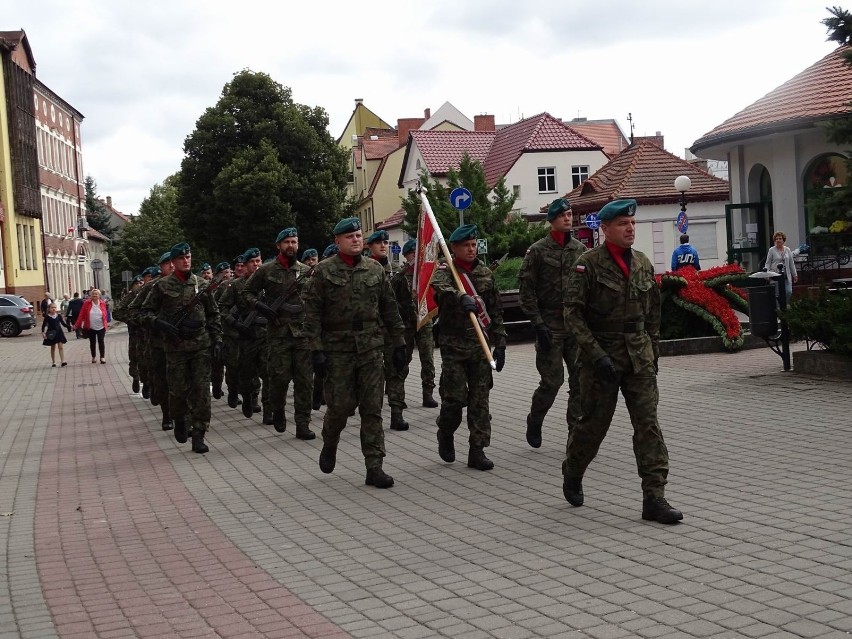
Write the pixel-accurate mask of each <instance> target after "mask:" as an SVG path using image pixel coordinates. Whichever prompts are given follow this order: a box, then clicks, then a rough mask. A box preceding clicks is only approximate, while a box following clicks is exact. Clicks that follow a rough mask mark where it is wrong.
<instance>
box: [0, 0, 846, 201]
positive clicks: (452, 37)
mask: <svg viewBox="0 0 852 639" xmlns="http://www.w3.org/2000/svg"><path fill="white" fill-rule="evenodd" d="M4 4H5V3H4ZM8 4H11V5H12V6H6V7H4V8H3V11H2V13H0V30H15V29H19V28H22V29H24V30H25V31H26V32H27V36H28V38H29V41H30V45H31V47H32V50H33V55H34V57H35V60H36V64H37V76H38V78H39V80H41V81H42V82H44V83H45V84H46V85H47V86H49V87H50V88H51V89H53V90H54V91H55V92H56V93H58V94H59V95H60V96H62V97H63V98H64V99H65V100H66V101H67V102H69V103H70V104H71V105H72V106H74V107H75V108H76V109H77V110H78V111H80V112H82V113H83V115H84V116H85V120H84V121H83V127H82V136H83V163H84V170H85V173H86V174H88V175H92V176H93V177H94V178H95V179H96V180H97V183H98V190H99V192H100V194H101V195H102V196H106V195H111V196H112V197H113V204H114V206H115V207H116V208H118V209H119V210H122V211H124V212H125V213H130V214H133V213H136V212H137V210H138V207H139V204H140V202H141V201H142V199H143V198H144V197H145V196H146V195H147V194H148V192H149V190H150V188H151V186H153V185H154V184H156V183H158V182H161V181H162V180H163V179H164V178H165V177H167V176H168V175H170V174H171V173H174V172H175V171H177V170H178V169H179V168H180V162H181V158H182V156H183V141H184V139H185V138H186V136H187V135H188V134H189V133H191V131H192V130H193V128H194V126H195V122H196V120H197V119H198V117H199V116H200V115H201V113H202V112H203V111H204V109H206V108H207V107H209V106H212V105H214V104H215V103H216V101H217V99H218V97H219V95H220V94H221V91H222V87H223V85H224V84H225V83H226V82H228V81H229V80H230V79H231V77H232V76H233V74H234V73H236V72H237V71H239V70H241V69H244V68H248V69H252V70H254V71H263V72H266V73H268V74H269V75H271V76H272V77H273V78H274V79H275V80H276V81H278V82H280V83H281V84H283V85H285V86H288V87H290V88H291V89H292V91H293V98H294V99H295V100H296V101H297V102H300V103H303V104H307V105H310V106H321V107H323V108H325V110H326V111H327V112H328V114H329V117H330V122H331V124H330V133H331V134H332V136H333V137H334V138H337V137H339V136H340V134H341V133H342V130H343V127H344V126H345V125H346V122H347V120H348V119H349V116H350V115H351V113H352V109H353V108H354V100H355V98H363V99H364V103H365V105H366V106H368V107H369V108H370V109H372V110H373V111H374V112H375V113H377V114H378V115H379V116H381V117H382V118H383V119H384V120H385V121H387V122H389V123H391V124H395V123H396V120H397V119H398V118H404V117H421V116H422V114H423V111H424V109H426V108H430V109H432V111H433V112H434V111H435V110H436V109H437V108H438V107H440V106H441V105H442V104H443V103H444V102H446V101H449V102H451V103H452V104H453V105H455V106H456V107H457V108H458V109H460V110H461V111H462V112H463V113H465V114H466V115H467V116H468V117H470V118H472V117H473V116H474V115H476V114H479V113H491V114H494V115H495V116H496V119H497V122H498V123H510V122H515V121H517V120H519V119H521V118H522V117H528V116H531V115H535V114H537V113H541V112H542V111H547V112H548V113H550V114H551V115H553V116H555V117H558V118H562V119H565V120H570V119H571V118H575V117H577V116H581V117H586V118H589V119H599V118H614V119H616V120H617V121H618V122H619V124H620V125H621V126H622V129H623V130H624V131H625V133H628V132H629V129H628V122H627V114H628V113H632V114H633V120H634V123H635V133H636V135H653V134H654V133H655V132H657V131H661V132H662V133H663V135H664V136H665V144H666V148H667V149H668V150H669V151H671V152H672V153H675V154H676V155H680V156H683V152H684V148H685V147H688V146H690V145H691V144H692V143H693V142H694V141H695V140H696V139H698V138H699V137H701V136H702V135H703V134H704V133H706V132H708V131H710V130H711V129H713V128H714V127H715V126H716V125H718V124H720V123H722V122H723V121H724V120H726V119H727V118H729V117H730V116H732V115H734V114H735V113H736V112H737V111H739V110H741V109H742V108H744V107H746V106H748V105H749V104H751V103H752V102H754V101H755V100H756V99H758V98H759V97H761V96H763V95H765V94H766V93H768V92H769V91H771V90H772V89H774V88H775V87H777V86H778V85H780V84H782V83H783V82H785V81H786V80H788V79H790V78H791V77H793V76H794V75H796V74H797V73H799V72H800V71H802V70H804V69H805V68H807V67H809V66H810V65H811V64H813V63H814V62H816V61H817V60H819V59H820V58H822V57H823V56H825V55H826V54H827V53H829V52H830V51H832V50H833V49H834V45H833V43H830V42H827V41H826V30H825V27H824V26H823V25H822V24H820V20H822V19H823V18H825V17H827V16H828V15H829V14H828V12H827V11H826V9H825V7H826V5H828V4H831V3H826V2H825V1H824V0H819V1H817V0H715V2H697V1H687V2H683V1H676V0H650V1H648V2H642V3H638V2H628V1H627V0H620V1H619V0H597V1H595V2H589V1H588V0H583V1H579V0H561V1H557V0H538V1H537V2H529V3H522V2H518V1H517V0H490V1H487V0H430V1H429V2H418V3H414V2H399V0H396V1H391V0H362V1H361V2H357V1H351V0H350V1H347V2H340V1H338V0H332V1H327V2H324V1H322V0H319V1H314V2H286V3H273V2H266V1H260V0H240V1H239V2H233V1H231V2H223V1H221V0H205V1H195V0H191V1H190V0H167V1H163V0H147V1H146V2H144V3H138V2H114V1H113V0H76V1H75V2H73V3H68V2H65V1H59V0H29V1H28V2H23V1H11V2H9V3H8ZM845 8H850V7H849V6H846V7H845Z"/></svg>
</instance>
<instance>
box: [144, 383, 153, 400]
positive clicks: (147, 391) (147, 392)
mask: <svg viewBox="0 0 852 639" xmlns="http://www.w3.org/2000/svg"><path fill="white" fill-rule="evenodd" d="M142 397H143V398H145V399H150V398H151V385H150V384H142Z"/></svg>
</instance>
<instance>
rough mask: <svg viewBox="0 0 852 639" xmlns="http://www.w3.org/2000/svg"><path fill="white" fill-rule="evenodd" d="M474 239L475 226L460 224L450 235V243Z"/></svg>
mask: <svg viewBox="0 0 852 639" xmlns="http://www.w3.org/2000/svg"><path fill="white" fill-rule="evenodd" d="M475 239H476V224H462V225H461V226H460V227H458V228H457V229H456V230H455V231H453V232H452V233H451V234H450V240H449V241H450V243H451V244H454V243H455V242H464V241H466V240H475Z"/></svg>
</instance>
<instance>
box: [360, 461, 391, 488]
mask: <svg viewBox="0 0 852 639" xmlns="http://www.w3.org/2000/svg"><path fill="white" fill-rule="evenodd" d="M364 483H365V484H366V485H367V486H375V487H376V488H390V487H391V486H393V477H391V476H390V475H388V474H387V473H386V472H385V471H383V470H382V468H381V466H379V467H378V468H368V469H367V478H366V479H365V480H364Z"/></svg>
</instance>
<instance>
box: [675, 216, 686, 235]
mask: <svg viewBox="0 0 852 639" xmlns="http://www.w3.org/2000/svg"><path fill="white" fill-rule="evenodd" d="M675 224H677V230H678V231H680V232H681V233H686V229H688V228H689V218H687V217H686V211H681V212H680V213H678V214H677V222H675Z"/></svg>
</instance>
